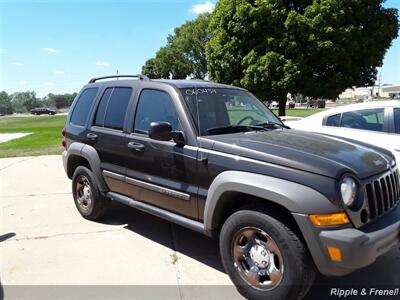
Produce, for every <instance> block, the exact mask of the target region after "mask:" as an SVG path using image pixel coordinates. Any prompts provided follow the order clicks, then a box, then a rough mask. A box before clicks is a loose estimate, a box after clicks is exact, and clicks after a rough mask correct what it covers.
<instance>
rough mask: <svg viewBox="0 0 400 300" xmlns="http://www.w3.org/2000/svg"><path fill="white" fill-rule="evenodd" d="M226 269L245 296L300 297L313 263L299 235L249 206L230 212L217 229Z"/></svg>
mask: <svg viewBox="0 0 400 300" xmlns="http://www.w3.org/2000/svg"><path fill="white" fill-rule="evenodd" d="M220 252H221V259H222V263H223V265H224V267H225V270H226V272H227V273H228V275H229V277H230V278H231V280H232V282H233V283H234V284H235V286H236V288H237V290H238V291H239V293H240V294H242V295H243V296H244V297H246V298H247V299H269V300H289V299H301V298H303V297H304V296H305V295H306V294H307V293H308V291H309V289H310V288H311V286H312V284H313V282H314V279H315V267H314V264H313V262H312V260H311V257H310V254H309V253H308V250H307V249H306V247H305V246H304V244H303V242H302V241H301V240H300V239H299V237H298V236H297V235H296V234H295V233H294V232H293V231H292V230H291V229H290V228H289V227H287V226H286V225H285V224H284V223H282V222H280V221H279V220H277V219H275V218H272V217H271V216H269V215H267V214H264V213H261V212H258V211H252V210H240V211H237V212H235V213H233V214H232V215H231V216H230V217H229V218H228V219H227V220H226V222H225V223H224V225H223V227H222V230H221V233H220Z"/></svg>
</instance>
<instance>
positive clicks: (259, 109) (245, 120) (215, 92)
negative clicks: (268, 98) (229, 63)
mask: <svg viewBox="0 0 400 300" xmlns="http://www.w3.org/2000/svg"><path fill="white" fill-rule="evenodd" d="M181 92H182V96H183V97H184V99H185V102H186V104H187V105H188V107H189V110H190V112H191V114H192V117H193V119H194V120H195V123H196V126H197V129H198V130H199V133H200V135H210V134H221V133H232V132H238V131H244V130H255V129H257V126H266V125H268V124H276V125H281V124H282V122H281V121H280V120H279V118H277V117H276V116H275V115H274V114H273V113H272V112H271V111H270V110H269V109H268V108H267V107H266V106H265V105H264V104H263V103H261V102H260V101H259V100H258V99H257V98H255V97H254V96H252V95H251V94H250V93H248V92H246V91H243V90H239V89H229V88H192V89H181ZM227 128H229V129H231V130H228V131H223V130H220V129H227ZM232 129H233V131H232Z"/></svg>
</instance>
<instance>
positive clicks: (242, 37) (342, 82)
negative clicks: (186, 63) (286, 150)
mask: <svg viewBox="0 0 400 300" xmlns="http://www.w3.org/2000/svg"><path fill="white" fill-rule="evenodd" d="M383 2H384V0H351V1H343V0H319V1H316V0H291V1H290V0H252V1H250V0H220V1H219V2H218V3H217V5H216V8H215V11H214V13H213V17H212V20H211V22H210V33H211V40H210V41H209V43H208V44H207V47H206V50H207V51H206V53H207V62H208V72H209V77H210V78H211V79H213V80H216V81H219V82H223V83H228V84H236V85H240V86H243V87H245V88H248V89H250V90H251V91H253V92H254V93H255V94H256V95H257V96H259V97H261V98H263V99H264V100H277V101H279V104H280V105H279V114H280V115H284V114H285V102H286V94H287V93H288V92H291V93H301V94H304V95H307V96H311V97H324V98H334V97H336V96H337V95H338V94H339V93H340V92H341V91H343V90H344V89H345V88H347V87H349V86H363V85H370V84H373V83H374V82H375V80H376V74H377V67H379V66H381V65H382V62H383V57H384V55H385V53H386V50H387V49H388V48H389V47H390V45H391V42H392V40H393V39H394V38H396V37H397V34H398V28H399V24H398V23H399V22H398V16H397V10H396V9H389V8H384V7H383V6H382V3H383Z"/></svg>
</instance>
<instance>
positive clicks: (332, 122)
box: [325, 114, 341, 127]
mask: <svg viewBox="0 0 400 300" xmlns="http://www.w3.org/2000/svg"><path fill="white" fill-rule="evenodd" d="M340 117H341V114H336V115H333V116H329V117H328V118H327V119H326V124H325V125H326V126H332V127H339V126H340Z"/></svg>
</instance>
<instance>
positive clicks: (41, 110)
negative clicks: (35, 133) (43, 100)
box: [31, 107, 56, 115]
mask: <svg viewBox="0 0 400 300" xmlns="http://www.w3.org/2000/svg"><path fill="white" fill-rule="evenodd" d="M31 114H32V115H55V114H56V111H55V110H54V109H50V108H47V107H39V108H34V109H31Z"/></svg>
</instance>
